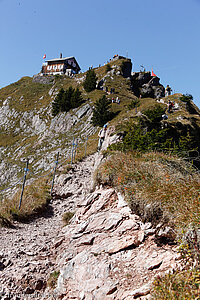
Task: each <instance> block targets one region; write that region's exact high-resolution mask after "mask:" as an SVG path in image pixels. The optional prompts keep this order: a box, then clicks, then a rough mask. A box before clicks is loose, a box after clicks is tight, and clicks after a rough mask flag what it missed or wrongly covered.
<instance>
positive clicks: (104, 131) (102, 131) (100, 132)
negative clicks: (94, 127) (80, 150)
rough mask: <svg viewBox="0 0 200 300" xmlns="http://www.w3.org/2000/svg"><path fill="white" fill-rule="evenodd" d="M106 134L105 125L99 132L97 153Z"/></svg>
mask: <svg viewBox="0 0 200 300" xmlns="http://www.w3.org/2000/svg"><path fill="white" fill-rule="evenodd" d="M106 132H107V124H105V125H104V126H103V128H102V129H101V130H100V131H99V134H98V136H99V142H98V152H99V151H100V150H101V147H102V144H103V141H104V139H105V136H106Z"/></svg>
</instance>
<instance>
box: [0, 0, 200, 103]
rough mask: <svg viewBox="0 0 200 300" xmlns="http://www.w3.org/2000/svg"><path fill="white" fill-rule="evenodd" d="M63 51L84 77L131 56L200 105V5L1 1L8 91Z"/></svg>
mask: <svg viewBox="0 0 200 300" xmlns="http://www.w3.org/2000/svg"><path fill="white" fill-rule="evenodd" d="M60 52H62V53H63V56H64V57H65V56H75V57H76V59H77V61H78V63H79V65H80V67H81V69H82V71H86V70H87V69H88V67H89V66H91V65H93V66H94V67H95V66H98V65H99V64H103V63H104V62H107V60H108V59H109V58H111V57H112V56H113V55H114V54H119V55H124V56H127V55H128V57H130V58H131V59H132V62H133V71H139V70H140V65H144V67H145V68H146V70H149V71H151V69H152V68H153V71H154V73H155V74H156V75H157V76H158V77H160V82H161V83H162V84H163V85H164V86H166V85H167V84H169V85H170V86H171V87H172V89H173V90H174V91H175V92H180V93H189V94H192V95H193V97H194V102H195V103H196V104H197V105H198V107H200V80H199V78H200V60H199V57H200V0H168V1H164V0H123V1H122V0H101V1H96V0H0V63H1V68H0V88H1V87H4V86H6V85H8V84H10V83H12V82H15V81H17V80H19V79H20V78H21V77H23V76H33V75H34V74H37V73H38V72H39V71H40V70H41V65H42V62H43V59H42V57H43V55H44V54H46V56H47V59H52V58H57V57H59V55H60Z"/></svg>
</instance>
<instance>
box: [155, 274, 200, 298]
mask: <svg viewBox="0 0 200 300" xmlns="http://www.w3.org/2000/svg"><path fill="white" fill-rule="evenodd" d="M199 295H200V272H199V270H196V269H193V270H185V271H176V272H174V273H169V274H167V275H165V276H164V277H157V278H156V280H155V281H154V290H153V292H152V299H159V300H171V299H176V300H187V299H196V300H197V299H199Z"/></svg>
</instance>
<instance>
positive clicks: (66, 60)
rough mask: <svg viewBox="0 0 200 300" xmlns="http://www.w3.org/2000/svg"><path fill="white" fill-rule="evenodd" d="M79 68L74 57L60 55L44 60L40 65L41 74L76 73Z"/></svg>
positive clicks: (69, 74)
mask: <svg viewBox="0 0 200 300" xmlns="http://www.w3.org/2000/svg"><path fill="white" fill-rule="evenodd" d="M80 70H81V68H80V66H79V64H78V63H77V61H76V59H75V57H73V56H71V57H62V54H60V58H54V59H49V60H46V61H45V63H43V65H42V72H41V73H42V74H43V75H56V74H59V75H63V74H65V75H68V76H71V75H72V74H78V72H79V71H80Z"/></svg>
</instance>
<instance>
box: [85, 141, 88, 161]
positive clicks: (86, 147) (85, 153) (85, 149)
mask: <svg viewBox="0 0 200 300" xmlns="http://www.w3.org/2000/svg"><path fill="white" fill-rule="evenodd" d="M87 142H88V136H87V137H86V142H85V155H84V157H86V152H87Z"/></svg>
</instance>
